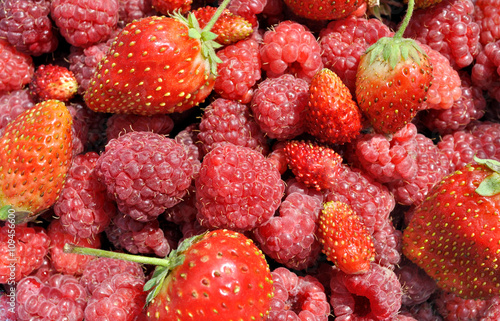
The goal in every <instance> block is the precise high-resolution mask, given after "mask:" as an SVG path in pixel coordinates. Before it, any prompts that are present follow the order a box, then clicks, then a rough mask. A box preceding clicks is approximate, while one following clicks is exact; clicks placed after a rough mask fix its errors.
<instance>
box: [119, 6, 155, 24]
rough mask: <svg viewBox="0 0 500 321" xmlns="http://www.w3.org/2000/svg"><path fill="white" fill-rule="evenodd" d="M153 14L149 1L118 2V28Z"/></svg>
mask: <svg viewBox="0 0 500 321" xmlns="http://www.w3.org/2000/svg"><path fill="white" fill-rule="evenodd" d="M153 14H155V10H154V9H153V5H152V4H151V0H120V2H119V7H118V27H119V28H123V27H125V26H126V25H127V24H128V23H130V22H132V21H134V20H139V19H142V18H145V17H148V16H150V15H153Z"/></svg>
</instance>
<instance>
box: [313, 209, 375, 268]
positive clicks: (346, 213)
mask: <svg viewBox="0 0 500 321" xmlns="http://www.w3.org/2000/svg"><path fill="white" fill-rule="evenodd" d="M318 238H319V240H320V242H321V244H322V245H323V253H325V255H326V257H327V258H328V260H330V261H331V262H333V263H334V264H335V265H336V266H337V267H338V268H339V269H341V270H342V271H343V272H345V273H348V274H356V273H364V272H367V271H368V270H369V269H370V263H371V262H372V261H373V260H374V259H375V247H374V244H373V239H372V236H371V235H370V233H369V232H368V230H367V229H366V227H365V225H364V224H363V222H362V221H361V219H360V218H359V216H358V215H357V214H356V213H355V212H354V210H353V209H352V207H351V206H349V205H348V204H346V203H342V202H337V201H331V202H328V203H325V204H324V208H323V210H322V211H321V213H320V216H319V227H318Z"/></svg>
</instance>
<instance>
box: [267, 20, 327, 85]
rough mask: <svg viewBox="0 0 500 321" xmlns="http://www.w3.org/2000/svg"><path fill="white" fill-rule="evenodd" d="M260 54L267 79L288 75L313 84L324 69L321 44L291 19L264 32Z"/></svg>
mask: <svg viewBox="0 0 500 321" xmlns="http://www.w3.org/2000/svg"><path fill="white" fill-rule="evenodd" d="M260 54H261V58H262V69H263V70H265V71H266V74H267V76H268V77H278V76H280V75H283V74H285V73H288V74H292V75H295V76H296V77H298V78H302V79H305V80H307V81H310V80H311V79H312V77H313V76H314V75H315V74H316V72H318V71H319V70H321V68H323V62H322V60H321V47H320V45H319V43H318V41H317V40H316V38H315V37H314V35H313V34H312V33H311V31H309V29H307V27H305V26H303V25H301V24H299V23H297V22H294V21H291V20H286V21H282V22H280V23H279V24H278V25H277V26H275V27H274V28H273V29H272V30H268V31H266V32H265V33H264V38H263V44H262V45H261V47H260Z"/></svg>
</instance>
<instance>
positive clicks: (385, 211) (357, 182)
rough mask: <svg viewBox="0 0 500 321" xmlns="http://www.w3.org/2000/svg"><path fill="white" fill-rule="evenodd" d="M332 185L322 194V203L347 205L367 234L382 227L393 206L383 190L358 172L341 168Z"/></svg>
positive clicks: (391, 199) (389, 194) (389, 197)
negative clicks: (323, 195) (359, 219)
mask: <svg viewBox="0 0 500 321" xmlns="http://www.w3.org/2000/svg"><path fill="white" fill-rule="evenodd" d="M332 185H333V186H332V188H331V189H330V190H328V191H327V192H326V194H325V202H330V201H339V202H343V203H346V204H349V205H350V206H351V207H352V208H353V210H354V212H356V214H357V215H359V216H360V217H361V219H362V221H363V223H364V224H365V226H366V228H367V229H368V231H369V232H370V233H371V234H373V232H374V231H376V230H380V229H382V228H383V227H384V226H385V224H386V222H387V219H388V218H389V214H390V213H391V211H392V210H393V209H394V206H395V204H396V202H395V200H394V196H393V195H392V194H391V193H390V192H389V190H388V189H387V187H385V186H384V185H382V184H380V183H378V182H376V181H374V180H373V179H371V178H370V177H369V176H367V175H366V174H364V173H363V172H362V171H360V170H358V169H351V168H350V167H348V166H346V165H342V170H341V172H340V173H339V175H338V176H337V177H336V180H335V182H334V184H332Z"/></svg>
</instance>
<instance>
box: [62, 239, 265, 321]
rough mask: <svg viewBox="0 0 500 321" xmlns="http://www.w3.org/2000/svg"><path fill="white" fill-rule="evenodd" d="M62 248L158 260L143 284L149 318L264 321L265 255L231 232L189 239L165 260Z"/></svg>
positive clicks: (95, 251)
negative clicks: (149, 276) (146, 292)
mask: <svg viewBox="0 0 500 321" xmlns="http://www.w3.org/2000/svg"><path fill="white" fill-rule="evenodd" d="M65 251H66V252H67V253H78V254H86V255H95V256H102V257H110V258H115V259H122V260H128V261H133V262H138V263H142V264H152V265H156V266H157V267H156V269H155V272H154V274H153V276H152V278H151V279H150V280H149V281H148V282H147V283H146V284H145V286H144V290H145V291H148V292H149V293H148V297H147V303H148V306H147V308H146V309H147V318H148V320H155V321H157V320H160V321H161V320H165V321H167V320H169V321H170V320H180V321H183V320H201V319H203V320H205V321H211V320H213V321H226V320H227V321H229V320H245V321H246V320H248V321H250V320H265V318H266V317H267V314H268V312H269V309H270V304H271V299H272V298H273V295H274V288H273V284H272V275H271V272H270V270H269V266H268V264H267V262H266V259H265V257H264V255H263V254H262V252H261V251H260V250H259V249H258V248H257V247H256V245H255V244H254V243H253V241H251V240H250V239H249V238H247V237H246V236H244V235H243V234H241V233H238V232H234V231H229V230H214V231H210V232H207V233H204V234H201V235H197V236H194V237H191V238H188V239H186V240H185V241H183V242H181V244H180V245H179V247H178V248H177V249H176V250H173V251H171V252H170V254H169V255H168V256H167V257H166V258H164V259H161V258H154V257H142V256H137V255H130V254H125V253H117V252H109V251H103V250H98V249H91V248H82V247H76V246H74V245H71V244H66V245H65Z"/></svg>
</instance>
